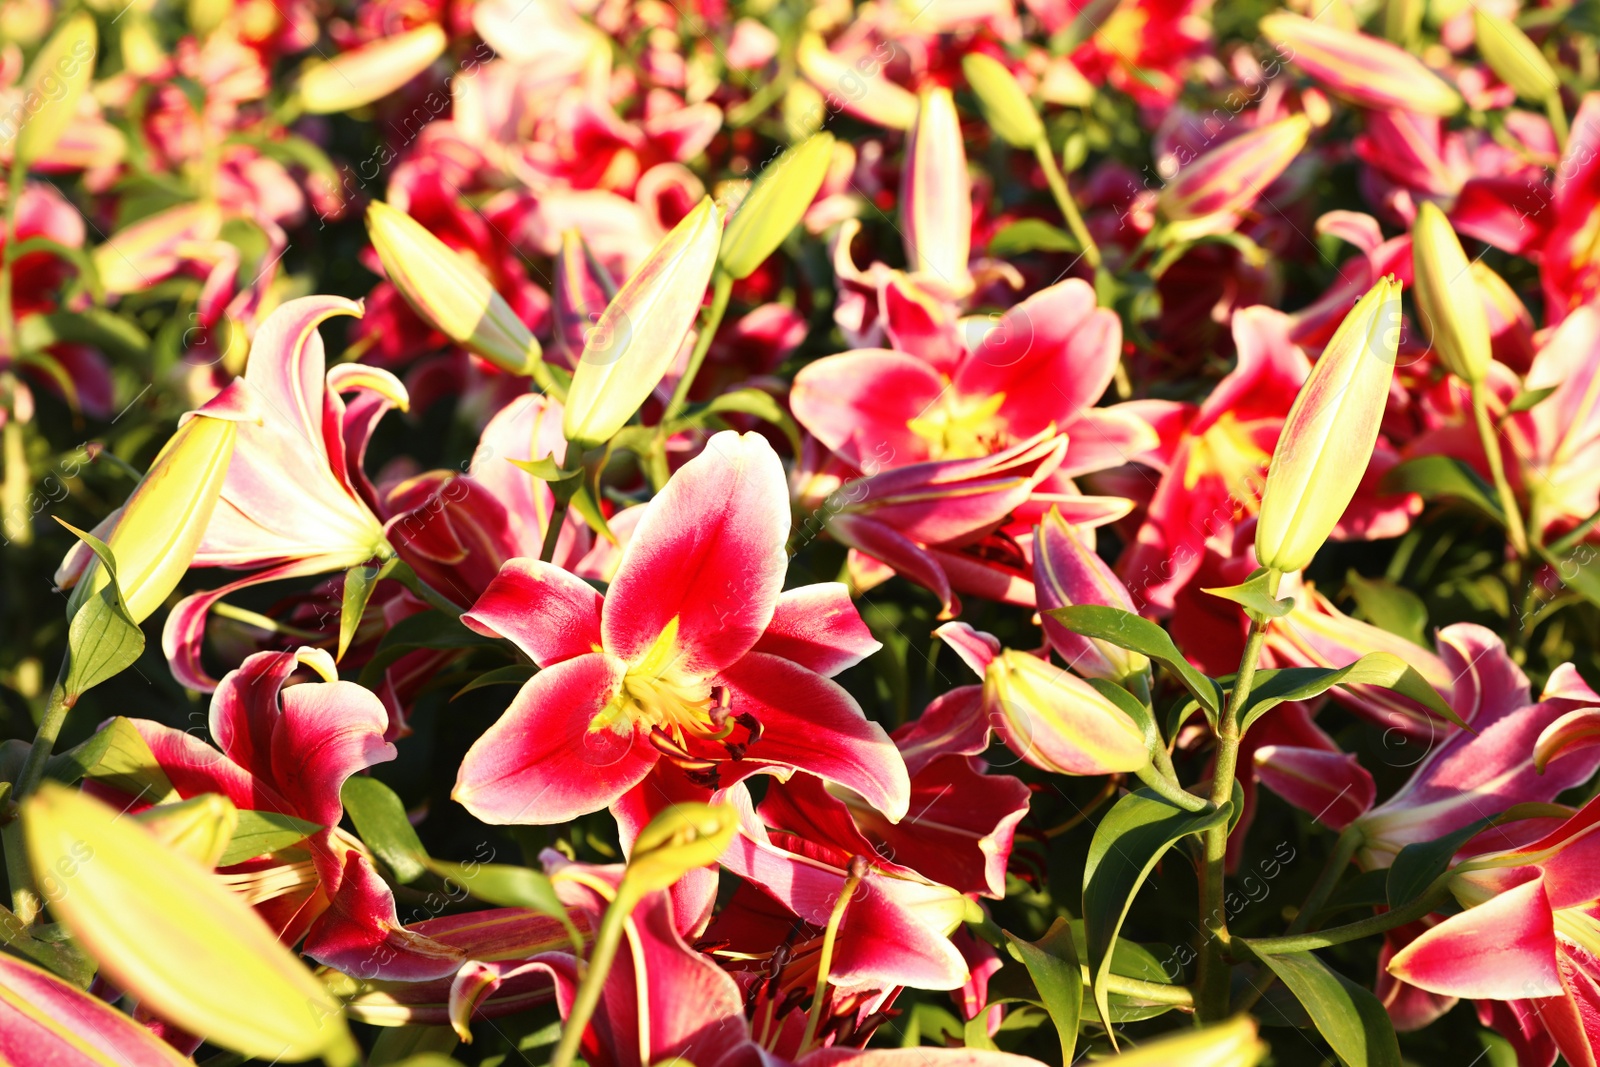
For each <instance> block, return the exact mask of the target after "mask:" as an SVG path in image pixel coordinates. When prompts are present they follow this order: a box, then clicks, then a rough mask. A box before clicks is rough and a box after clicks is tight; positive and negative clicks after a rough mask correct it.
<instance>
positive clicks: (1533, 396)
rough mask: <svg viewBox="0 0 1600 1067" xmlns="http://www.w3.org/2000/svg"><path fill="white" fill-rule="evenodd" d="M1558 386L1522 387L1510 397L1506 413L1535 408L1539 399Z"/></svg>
mask: <svg viewBox="0 0 1600 1067" xmlns="http://www.w3.org/2000/svg"><path fill="white" fill-rule="evenodd" d="M1559 388H1560V386H1558V385H1547V386H1545V387H1544V388H1543V389H1524V390H1522V391H1521V392H1520V393H1518V394H1517V395H1516V396H1514V397H1512V398H1511V403H1509V404H1507V405H1506V412H1507V414H1515V413H1516V412H1518V411H1527V410H1529V409H1531V408H1535V407H1537V406H1538V405H1539V402H1540V401H1542V400H1543V399H1544V398H1545V397H1547V396H1549V395H1550V394H1551V393H1553V392H1555V391H1556V390H1557V389H1559Z"/></svg>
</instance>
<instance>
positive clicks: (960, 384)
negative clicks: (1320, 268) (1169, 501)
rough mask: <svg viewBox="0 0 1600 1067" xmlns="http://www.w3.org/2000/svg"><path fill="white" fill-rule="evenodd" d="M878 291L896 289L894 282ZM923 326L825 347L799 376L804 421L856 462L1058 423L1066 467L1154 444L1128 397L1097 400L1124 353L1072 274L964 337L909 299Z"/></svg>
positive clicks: (995, 447) (972, 452) (1000, 444)
mask: <svg viewBox="0 0 1600 1067" xmlns="http://www.w3.org/2000/svg"><path fill="white" fill-rule="evenodd" d="M887 292H888V294H889V295H887V296H886V297H885V299H886V300H888V301H890V302H891V304H892V303H893V302H894V301H897V300H899V299H900V297H899V296H896V295H894V294H896V293H898V292H900V290H898V289H895V288H893V287H891V288H890V289H889V290H888V291H887ZM915 296H916V294H915V293H914V292H912V291H910V290H908V291H907V295H906V302H907V304H908V308H907V309H906V310H905V311H904V312H903V313H901V314H900V315H899V316H898V318H899V319H900V320H901V321H902V322H906V321H909V320H911V312H912V311H914V310H921V311H922V312H923V315H922V317H921V321H923V322H925V323H926V326H925V327H923V328H922V329H920V330H918V331H917V332H916V333H915V334H911V335H910V336H909V337H908V338H907V340H906V342H902V343H909V344H910V345H911V346H912V352H897V351H890V350H887V349H864V350H858V351H854V352H845V353H842V354H840V355H836V356H828V357H825V358H823V359H819V360H817V361H816V362H815V363H812V364H809V365H808V366H806V367H805V368H804V369H803V370H801V371H800V373H799V374H798V375H796V376H795V382H794V391H793V393H792V394H791V396H790V405H791V407H792V408H793V410H794V415H795V418H796V419H797V420H799V422H800V424H801V425H802V426H804V427H805V428H806V429H807V430H810V431H811V433H813V434H814V435H816V437H817V439H818V440H820V441H821V442H822V443H823V444H825V445H827V446H828V447H829V448H830V449H832V450H833V451H834V452H836V453H838V454H839V456H840V458H842V459H843V460H844V461H845V462H847V463H850V464H852V465H853V466H855V467H857V468H858V469H861V470H867V471H874V470H877V469H879V468H880V467H884V466H896V467H898V466H904V465H906V464H908V463H921V462H924V461H926V460H931V459H968V458H972V457H976V456H986V455H989V454H990V453H993V452H997V451H1000V450H1001V449H1003V448H1005V447H1007V446H1009V445H1013V444H1016V443H1018V442H1020V441H1025V440H1027V439H1029V438H1031V437H1033V436H1034V435H1035V434H1037V433H1039V432H1041V431H1043V430H1045V429H1047V428H1050V427H1052V426H1053V427H1054V428H1055V429H1057V430H1059V431H1060V432H1062V433H1064V434H1066V435H1067V440H1068V450H1067V455H1066V459H1065V462H1064V465H1063V467H1062V472H1061V473H1062V475H1063V476H1064V477H1065V476H1071V475H1075V474H1082V473H1085V472H1088V471H1096V470H1103V469H1105V468H1107V467H1111V466H1116V465H1118V464H1121V463H1126V462H1127V461H1128V460H1130V459H1132V458H1133V457H1134V456H1137V455H1139V454H1140V453H1142V452H1144V451H1147V450H1148V449H1150V448H1152V447H1154V445H1155V443H1156V442H1155V438H1154V436H1153V435H1152V434H1151V432H1150V429H1149V427H1148V426H1146V425H1145V424H1144V423H1143V422H1142V421H1141V420H1140V419H1138V418H1137V417H1136V416H1135V415H1133V414H1132V413H1131V411H1130V410H1129V409H1128V408H1127V407H1126V406H1119V407H1114V408H1097V407H1094V404H1095V402H1096V401H1098V400H1099V399H1100V397H1101V396H1102V395H1103V394H1104V393H1105V390H1106V387H1107V386H1108V385H1109V384H1110V383H1111V377H1112V375H1113V373H1115V371H1116V366H1117V360H1118V359H1119V358H1120V356H1121V347H1122V329H1121V326H1120V325H1119V323H1118V320H1117V316H1116V315H1115V314H1114V313H1113V312H1111V311H1109V310H1108V309H1106V308H1097V307H1096V306H1095V299H1094V290H1092V289H1091V288H1090V287H1089V286H1088V284H1087V283H1085V282H1082V281H1079V280H1077V279H1069V280H1068V281H1065V282H1061V283H1060V284H1058V285H1054V286H1051V287H1050V288H1048V289H1045V290H1043V291H1042V292H1039V293H1036V294H1034V295H1033V296H1031V297H1029V298H1028V299H1027V300H1024V301H1023V302H1022V303H1020V304H1018V305H1016V306H1015V307H1013V308H1011V309H1010V310H1008V311H1007V312H1006V313H1005V314H1003V315H1001V316H1000V317H999V318H998V319H997V320H995V322H994V323H993V325H992V326H991V327H990V328H989V329H988V330H986V331H981V332H980V333H977V334H976V335H971V334H969V335H968V336H969V337H971V340H963V335H962V332H961V331H960V329H959V328H958V324H957V321H956V319H955V317H954V315H951V314H948V313H947V312H945V311H944V309H943V308H942V307H940V306H939V305H937V304H927V303H923V302H920V301H915V299H914V298H915Z"/></svg>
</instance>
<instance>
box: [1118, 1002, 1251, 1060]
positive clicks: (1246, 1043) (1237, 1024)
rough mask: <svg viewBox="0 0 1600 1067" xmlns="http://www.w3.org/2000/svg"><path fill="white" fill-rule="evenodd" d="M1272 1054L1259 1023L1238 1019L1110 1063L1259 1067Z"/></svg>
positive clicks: (1154, 1044) (1157, 1043)
mask: <svg viewBox="0 0 1600 1067" xmlns="http://www.w3.org/2000/svg"><path fill="white" fill-rule="evenodd" d="M1268 1051H1269V1048H1268V1046H1267V1043H1266V1042H1264V1041H1262V1040H1261V1038H1260V1037H1258V1036H1257V1035H1256V1021H1255V1020H1254V1019H1252V1018H1250V1016H1248V1015H1235V1016H1234V1017H1233V1018H1231V1019H1229V1020H1228V1021H1227V1022H1222V1023H1217V1024H1216V1025H1214V1026H1207V1027H1205V1028H1203V1029H1200V1030H1191V1031H1188V1032H1185V1033H1182V1034H1176V1035H1174V1036H1171V1037H1164V1038H1161V1039H1159V1040H1156V1041H1151V1042H1150V1043H1149V1044H1146V1045H1140V1046H1139V1047H1138V1048H1137V1049H1135V1050H1134V1051H1132V1052H1124V1053H1123V1054H1122V1055H1120V1056H1113V1057H1112V1058H1111V1059H1109V1060H1107V1061H1106V1062H1107V1063H1108V1064H1112V1065H1114V1067H1170V1065H1172V1064H1182V1065H1183V1067H1255V1065H1256V1064H1258V1063H1260V1062H1261V1061H1262V1060H1263V1059H1264V1058H1266V1055H1267V1052H1268Z"/></svg>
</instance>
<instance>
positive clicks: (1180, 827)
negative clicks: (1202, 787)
mask: <svg viewBox="0 0 1600 1067" xmlns="http://www.w3.org/2000/svg"><path fill="white" fill-rule="evenodd" d="M1231 808H1232V805H1231V804H1224V805H1222V806H1221V807H1220V808H1217V809H1216V810H1214V811H1202V812H1193V811H1185V810H1184V809H1182V808H1180V807H1178V806H1177V805H1175V804H1173V803H1171V802H1169V801H1166V800H1163V799H1162V798H1161V797H1160V796H1158V795H1157V794H1156V793H1154V792H1152V791H1151V790H1149V789H1139V790H1135V791H1134V792H1132V793H1129V794H1128V795H1127V796H1125V797H1123V798H1122V799H1121V800H1119V801H1117V802H1116V804H1115V805H1113V806H1112V808H1111V810H1110V811H1108V812H1106V815H1105V818H1103V819H1101V820H1100V824H1099V825H1098V826H1096V827H1095V831H1094V838H1093V840H1091V841H1090V843H1089V856H1088V858H1087V859H1086V860H1085V861H1084V869H1083V924H1084V932H1085V935H1086V937H1087V939H1088V950H1089V951H1088V956H1089V961H1088V962H1089V977H1090V980H1091V985H1092V988H1093V991H1094V1000H1095V1006H1096V1008H1097V1009H1098V1011H1099V1012H1100V1017H1101V1018H1102V1019H1105V1018H1109V1017H1110V1016H1109V1011H1110V1008H1109V1004H1108V1002H1107V999H1106V998H1107V995H1108V993H1107V990H1106V986H1105V979H1106V974H1107V973H1108V972H1109V970H1110V967H1111V953H1112V950H1113V949H1114V948H1115V947H1116V943H1117V936H1118V934H1119V933H1120V932H1121V930H1122V921H1123V919H1124V918H1126V917H1127V914H1128V908H1129V906H1130V905H1132V903H1133V898H1134V897H1135V896H1136V895H1137V894H1138V892H1139V887H1140V886H1141V885H1143V884H1144V880H1145V879H1146V878H1147V877H1149V875H1150V872H1151V871H1152V870H1153V869H1154V868H1155V865H1156V862H1157V861H1158V860H1160V859H1161V857H1162V856H1163V855H1165V854H1166V851H1167V849H1169V848H1171V847H1172V846H1173V845H1174V844H1175V843H1176V842H1178V841H1179V840H1181V839H1182V838H1184V837H1187V836H1188V835H1189V834H1197V833H1200V832H1202V831H1204V830H1209V829H1211V828H1212V827H1214V826H1220V825H1222V824H1223V823H1225V822H1226V821H1227V819H1228V814H1229V811H1230V809H1231Z"/></svg>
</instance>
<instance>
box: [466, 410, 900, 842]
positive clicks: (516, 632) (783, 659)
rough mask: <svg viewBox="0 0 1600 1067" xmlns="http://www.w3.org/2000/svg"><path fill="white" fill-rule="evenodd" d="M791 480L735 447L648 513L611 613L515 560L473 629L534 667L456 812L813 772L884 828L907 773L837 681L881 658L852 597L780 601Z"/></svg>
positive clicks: (617, 582) (540, 818)
mask: <svg viewBox="0 0 1600 1067" xmlns="http://www.w3.org/2000/svg"><path fill="white" fill-rule="evenodd" d="M788 533H789V509H788V498H787V494H786V492H785V490H784V480H783V469H782V466H781V465H780V463H779V462H778V457H777V454H776V453H775V452H773V451H772V447H771V446H770V445H769V444H767V443H766V441H765V440H763V439H762V438H760V437H758V436H756V435H754V434H746V435H743V436H740V435H739V434H736V433H733V432H731V431H726V432H723V433H719V434H717V435H715V436H713V437H712V438H711V439H710V440H709V441H708V442H707V444H706V448H705V451H704V452H703V453H701V455H699V456H697V457H696V458H695V459H693V460H690V461H689V462H688V463H687V464H685V465H684V466H683V467H682V468H681V469H680V470H679V471H678V472H677V473H676V474H675V475H674V476H673V477H672V479H671V480H670V481H669V482H668V483H667V486H666V488H664V489H663V490H662V491H661V493H660V494H659V495H658V496H657V497H656V498H655V499H654V500H652V501H651V502H650V505H649V507H648V509H647V510H646V512H645V514H644V516H643V518H642V519H641V520H640V521H639V525H638V527H637V529H636V530H635V531H634V534H633V537H632V539H631V540H630V541H629V542H628V546H627V548H626V549H625V550H624V552H623V556H622V560H621V562H620V564H619V565H618V568H617V573H616V577H615V579H614V580H613V581H612V583H611V585H610V588H609V590H608V591H607V593H606V595H605V596H604V597H602V596H601V595H600V594H599V593H597V592H596V591H595V590H594V589H593V588H592V587H591V586H589V585H587V584H585V583H584V582H583V581H581V580H580V579H578V578H576V577H574V576H573V575H571V574H570V573H568V572H566V571H563V570H561V569H560V568H558V567H555V566H552V565H550V564H547V563H541V562H539V561H538V560H532V559H519V560H512V561H511V562H509V563H507V564H506V565H505V567H503V568H502V569H501V572H500V574H499V576H498V577H496V578H495V580H494V581H493V582H492V583H490V586H489V588H488V590H487V591H486V592H485V593H484V594H483V596H482V597H480V598H479V600H478V602H477V603H476V604H475V605H473V608H472V610H471V611H470V612H468V613H467V614H466V615H465V616H463V621H464V622H466V623H467V625H469V626H471V627H473V628H474V629H477V630H479V631H480V632H482V633H486V634H489V635H492V636H503V637H507V638H509V639H511V640H512V641H513V642H514V643H515V644H516V645H517V646H518V647H519V648H520V649H522V651H524V652H525V653H527V654H528V656H529V657H530V658H532V659H533V661H534V662H535V663H536V664H538V665H539V666H540V667H541V670H540V672H539V673H538V674H537V675H535V676H534V677H533V679H532V680H531V681H529V682H528V683H527V684H526V685H524V686H523V688H522V690H521V692H519V693H518V694H517V697H516V698H515V700H514V701H513V702H512V704H511V707H510V708H509V709H508V710H507V711H506V714H505V715H504V716H503V717H502V718H501V719H500V721H499V722H498V723H496V724H495V725H494V726H493V727H491V728H490V729H489V731H488V732H487V733H485V734H484V735H483V737H481V738H479V740H478V741H477V743H476V744H474V745H473V747H472V749H471V750H470V751H469V752H468V753H467V755H466V758H465V759H464V760H463V762H462V765H461V771H460V775H459V777H458V779H457V783H456V790H455V794H454V795H455V797H456V799H458V800H459V801H461V803H463V804H464V805H466V807H467V808H468V809H469V810H470V811H472V812H473V814H474V815H477V816H478V817H479V818H481V819H483V820H484V821H485V822H491V823H514V822H524V823H552V822H564V821H566V820H568V819H572V818H575V817H577V816H579V815H582V814H585V813H587V812H591V811H595V810H597V809H599V808H602V807H605V806H606V805H607V804H610V803H612V802H613V801H615V800H617V799H618V798H619V797H621V796H622V795H623V794H624V793H626V792H627V791H628V790H630V789H631V788H633V787H634V786H636V785H638V784H639V783H640V782H641V781H643V780H644V778H645V777H646V776H647V775H648V774H649V773H650V772H651V770H652V769H653V768H654V767H655V765H656V763H657V761H658V760H660V759H662V758H666V759H668V760H669V761H671V762H672V763H674V764H676V765H678V766H680V767H683V768H684V769H686V770H688V771H691V772H692V773H693V774H695V775H696V776H698V777H699V778H700V779H701V780H702V781H703V782H704V783H705V784H706V785H708V786H714V785H722V786H725V785H729V784H732V783H733V782H736V781H738V780H739V779H741V778H743V777H745V776H746V775H748V774H751V773H755V772H760V771H771V772H775V773H778V774H780V775H785V774H787V773H790V772H792V771H793V770H795V769H802V770H807V771H810V772H811V773H813V774H816V775H818V776H820V777H822V778H825V779H827V780H829V781H833V782H837V783H839V784H841V785H845V786H848V787H850V788H851V789H854V790H855V791H856V792H858V793H860V794H861V795H862V796H864V797H866V798H868V800H869V801H870V802H871V803H872V804H873V805H874V806H875V807H877V808H879V810H881V811H884V812H886V813H887V814H888V815H889V816H890V818H892V819H896V820H897V819H899V818H900V817H901V816H903V815H904V814H905V812H906V807H907V804H908V796H907V794H908V789H909V786H908V783H907V778H906V771H905V764H904V763H903V762H902V761H901V759H900V757H899V754H898V753H897V752H895V750H894V746H893V744H892V743H891V742H890V741H889V738H888V736H887V735H886V734H885V733H884V732H883V729H882V727H880V726H878V725H877V724H876V723H873V722H870V721H869V720H868V719H867V718H866V717H865V716H864V715H863V714H862V711H861V708H860V707H859V706H858V705H857V704H856V702H855V700H854V699H853V698H852V697H850V695H849V694H848V693H846V692H845V691H844V690H843V689H842V688H840V687H839V686H837V685H835V684H834V683H833V682H830V681H828V679H827V678H826V677H824V673H822V672H826V673H833V672H834V671H836V670H839V669H841V668H842V667H843V666H844V665H846V664H847V663H849V662H853V661H854V660H855V659H858V658H859V657H860V656H861V655H864V654H865V652H866V651H870V650H871V649H872V648H874V647H876V642H872V641H871V639H870V637H868V636H866V634H865V628H864V626H863V625H862V623H861V621H860V617H859V616H858V615H857V614H856V612H855V609H854V607H853V606H852V605H850V604H849V602H848V598H847V597H846V596H844V593H843V589H842V587H822V588H820V589H818V588H816V587H812V588H810V589H798V590H792V591H790V592H788V593H784V592H783V591H782V590H783V576H784V572H785V570H786V569H787V557H786V556H785V554H784V543H785V541H786V540H787V538H788Z"/></svg>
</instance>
